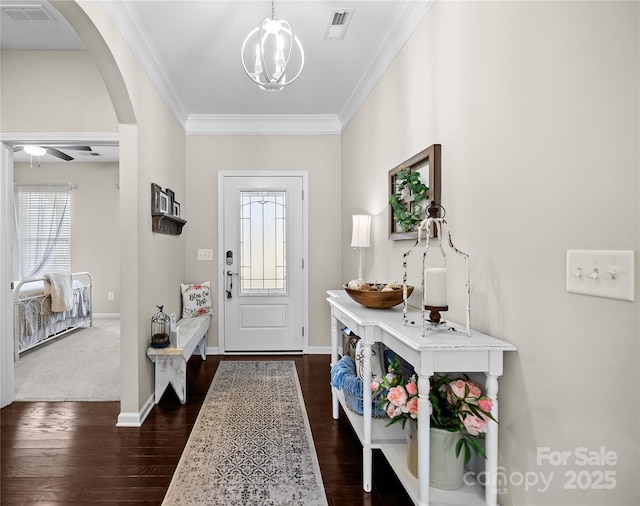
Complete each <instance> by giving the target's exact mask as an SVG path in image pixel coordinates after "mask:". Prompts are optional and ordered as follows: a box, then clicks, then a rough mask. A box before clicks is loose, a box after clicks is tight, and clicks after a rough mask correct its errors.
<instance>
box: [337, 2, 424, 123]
mask: <svg viewBox="0 0 640 506" xmlns="http://www.w3.org/2000/svg"><path fill="white" fill-rule="evenodd" d="M434 2H435V0H418V1H414V2H400V3H399V5H398V7H397V8H396V10H395V12H394V13H393V17H392V19H391V22H390V23H389V25H388V27H387V29H386V30H385V31H384V33H383V34H382V36H381V37H380V39H379V43H378V45H377V46H376V48H375V49H374V50H373V52H372V53H371V57H370V58H369V60H368V61H367V64H366V65H365V67H364V69H363V71H362V73H361V74H360V79H359V80H358V83H357V84H356V86H355V87H354V89H353V92H352V93H351V95H350V96H349V98H348V99H347V102H346V104H345V106H344V107H343V109H342V111H341V112H340V113H339V114H338V117H339V119H340V123H341V124H342V130H344V129H345V128H346V127H347V125H348V124H349V122H350V121H351V119H352V118H353V117H354V116H355V114H356V113H357V112H358V109H360V107H361V106H362V104H363V103H364V102H365V100H366V99H367V97H368V96H369V94H370V93H371V92H372V91H373V88H374V87H375V85H376V84H377V83H378V81H379V80H380V78H381V77H382V76H383V75H384V73H385V72H386V70H387V68H388V67H389V65H391V62H392V61H393V60H394V59H395V57H396V56H397V55H398V53H399V52H400V50H401V49H402V47H403V46H404V45H405V43H406V42H407V40H408V39H409V37H411V35H412V34H413V32H414V31H415V29H416V28H417V26H418V25H419V24H420V22H421V21H422V18H423V17H424V16H425V14H426V13H427V12H428V11H429V9H430V8H431V6H432V5H433V4H434Z"/></svg>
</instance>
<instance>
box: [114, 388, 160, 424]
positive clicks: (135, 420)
mask: <svg viewBox="0 0 640 506" xmlns="http://www.w3.org/2000/svg"><path fill="white" fill-rule="evenodd" d="M153 406H155V394H153V393H152V394H151V397H149V398H148V399H147V402H145V403H144V406H142V409H141V410H140V411H139V412H137V413H136V412H132V413H120V414H119V415H118V423H116V427H142V424H143V423H144V421H145V420H146V419H147V416H149V413H151V410H152V409H153Z"/></svg>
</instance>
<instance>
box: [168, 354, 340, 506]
mask: <svg viewBox="0 0 640 506" xmlns="http://www.w3.org/2000/svg"><path fill="white" fill-rule="evenodd" d="M162 504H163V505H166V506H168V505H173V506H175V505H183V506H187V505H188V506H195V505H203V506H204V505H207V506H214V505H224V506H233V505H237V506H324V505H327V498H326V495H325V492H324V486H323V484H322V476H321V475H320V466H319V464H318V458H317V455H316V450H315V447H314V444H313V437H312V435H311V428H310V426H309V420H308V418H307V412H306V409H305V405H304V399H303V398H302V391H301V390H300V384H299V382H298V373H297V371H296V366H295V364H294V363H293V362H291V361H285V362H276V361H274V362H267V361H265V362H241V361H223V362H221V363H220V365H219V366H218V370H217V371H216V375H215V377H214V378H213V381H212V383H211V387H210V388H209V392H208V393H207V397H206V399H205V401H204V403H203V404H202V408H201V410H200V413H199V414H198V419H197V420H196V423H195V425H194V427H193V430H192V431H191V435H190V436H189V441H188V442H187V445H186V447H185V450H184V452H183V454H182V456H181V458H180V462H179V464H178V467H177V469H176V472H175V473H174V475H173V479H172V480H171V485H170V486H169V490H168V492H167V495H166V497H165V499H164V502H163V503H162Z"/></svg>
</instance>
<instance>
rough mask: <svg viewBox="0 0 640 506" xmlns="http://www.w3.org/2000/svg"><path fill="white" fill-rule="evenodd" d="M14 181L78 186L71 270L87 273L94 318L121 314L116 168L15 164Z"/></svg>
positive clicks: (73, 212) (74, 193) (106, 165)
mask: <svg viewBox="0 0 640 506" xmlns="http://www.w3.org/2000/svg"><path fill="white" fill-rule="evenodd" d="M14 182H16V183H42V182H50V183H73V184H75V185H76V186H77V188H75V189H73V190H71V270H72V272H79V271H82V272H84V271H86V272H89V273H91V275H92V277H93V283H94V288H93V311H94V314H95V313H102V314H118V313H120V233H119V230H120V224H119V220H118V209H119V206H120V203H119V190H118V164H117V163H75V162H73V163H71V162H67V163H64V162H61V163H43V164H41V165H40V166H38V164H37V163H34V164H33V166H32V165H31V164H29V163H16V164H15V165H14ZM109 292H113V294H114V298H113V300H109V299H108V297H107V294H108V293H109Z"/></svg>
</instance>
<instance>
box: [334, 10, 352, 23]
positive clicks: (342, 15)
mask: <svg viewBox="0 0 640 506" xmlns="http://www.w3.org/2000/svg"><path fill="white" fill-rule="evenodd" d="M348 14H349V13H348V12H345V11H341V12H334V13H333V21H331V26H342V25H344V22H345V21H346V20H347V16H348Z"/></svg>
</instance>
